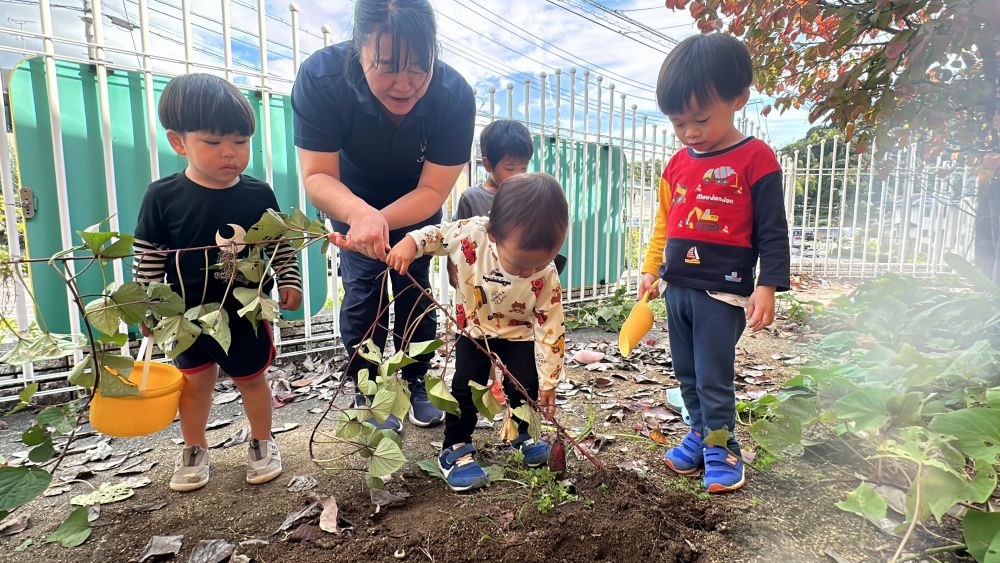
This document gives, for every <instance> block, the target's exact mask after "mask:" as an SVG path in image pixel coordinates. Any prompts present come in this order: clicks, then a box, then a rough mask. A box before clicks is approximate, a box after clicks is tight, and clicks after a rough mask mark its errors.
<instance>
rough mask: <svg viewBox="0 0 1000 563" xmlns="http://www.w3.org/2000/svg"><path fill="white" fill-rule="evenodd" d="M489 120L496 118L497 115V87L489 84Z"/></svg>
mask: <svg viewBox="0 0 1000 563" xmlns="http://www.w3.org/2000/svg"><path fill="white" fill-rule="evenodd" d="M489 93H490V121H495V120H496V115H497V89H496V88H494V87H493V86H490V89H489Z"/></svg>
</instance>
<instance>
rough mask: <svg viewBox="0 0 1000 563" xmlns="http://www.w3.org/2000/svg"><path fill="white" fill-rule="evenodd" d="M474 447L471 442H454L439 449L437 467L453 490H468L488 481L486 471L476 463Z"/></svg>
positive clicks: (483, 484)
mask: <svg viewBox="0 0 1000 563" xmlns="http://www.w3.org/2000/svg"><path fill="white" fill-rule="evenodd" d="M475 455H476V447H475V446H473V445H472V444H455V445H454V446H452V447H450V448H445V449H443V450H441V453H440V455H438V468H439V469H441V474H442V475H444V480H445V482H446V483H448V486H449V487H451V490H453V491H468V490H469V489H475V488H476V487H483V486H485V485H487V484H489V482H490V478H489V476H488V475H486V471H485V470H484V469H483V468H482V467H480V466H479V464H478V463H476V457H475Z"/></svg>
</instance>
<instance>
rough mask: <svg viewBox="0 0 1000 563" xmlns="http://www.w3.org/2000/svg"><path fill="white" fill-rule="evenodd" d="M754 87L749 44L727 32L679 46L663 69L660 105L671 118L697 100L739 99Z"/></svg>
mask: <svg viewBox="0 0 1000 563" xmlns="http://www.w3.org/2000/svg"><path fill="white" fill-rule="evenodd" d="M751 84H753V63H752V62H751V61H750V52H749V51H748V50H747V47H746V45H744V44H743V42H742V41H740V40H739V39H736V38H735V37H732V36H729V35H726V34H724V33H710V34H708V35H693V36H691V37H688V38H687V39H685V40H683V41H681V42H680V43H678V44H677V46H676V47H674V48H673V50H671V51H670V54H668V55H667V58H666V59H665V60H664V61H663V65H662V66H661V67H660V76H659V78H658V79H657V80H656V102H657V105H659V106H660V111H662V112H663V113H665V114H667V115H673V114H678V113H684V111H685V110H687V109H688V107H689V106H690V105H691V100H692V99H694V100H695V101H696V102H697V103H698V105H699V106H702V107H704V106H706V105H708V104H710V103H711V102H712V98H714V97H718V98H720V99H722V100H724V101H727V102H728V101H732V100H735V99H736V98H738V97H739V96H740V94H742V93H743V92H744V91H745V90H746V89H747V88H749V87H750V85H751Z"/></svg>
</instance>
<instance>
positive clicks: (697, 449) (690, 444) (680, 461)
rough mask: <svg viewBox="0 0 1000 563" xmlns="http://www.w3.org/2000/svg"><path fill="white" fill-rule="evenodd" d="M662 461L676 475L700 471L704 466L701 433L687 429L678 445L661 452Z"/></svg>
mask: <svg viewBox="0 0 1000 563" xmlns="http://www.w3.org/2000/svg"><path fill="white" fill-rule="evenodd" d="M663 463H666V464H667V467H669V468H670V469H671V470H672V471H673V472H674V473H677V474H678V475H691V474H692V473H697V472H698V471H700V470H701V468H702V467H704V466H705V459H704V451H703V446H702V444H701V434H698V433H697V432H695V431H694V430H691V431H689V432H688V433H687V436H684V439H683V440H681V443H680V444H679V445H677V446H674V447H672V448H670V449H669V450H667V453H665V454H663Z"/></svg>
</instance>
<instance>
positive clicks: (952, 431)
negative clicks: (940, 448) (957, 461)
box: [928, 407, 1000, 463]
mask: <svg viewBox="0 0 1000 563" xmlns="http://www.w3.org/2000/svg"><path fill="white" fill-rule="evenodd" d="M928 427H929V428H930V429H931V430H933V431H934V432H938V433H941V434H947V435H950V436H954V437H955V443H956V446H958V449H960V450H961V451H962V453H964V454H965V455H967V456H969V457H971V458H973V459H981V460H983V461H985V462H987V463H996V462H997V456H998V455H1000V409H992V408H982V407H976V408H971V409H962V410H957V411H952V412H949V413H945V414H939V415H937V416H935V417H934V418H933V419H931V423H930V424H929V425H928Z"/></svg>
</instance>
